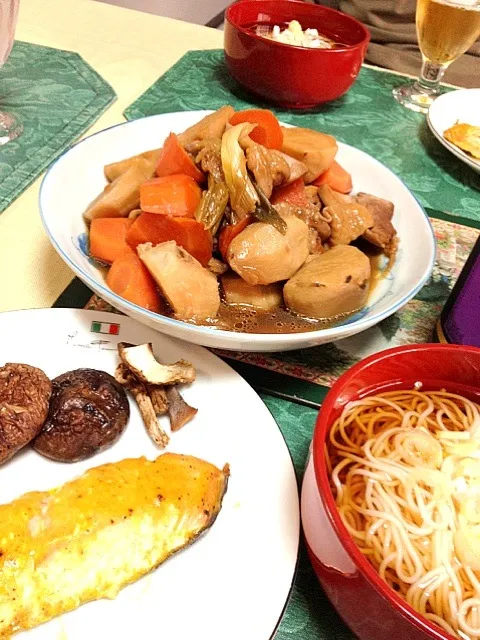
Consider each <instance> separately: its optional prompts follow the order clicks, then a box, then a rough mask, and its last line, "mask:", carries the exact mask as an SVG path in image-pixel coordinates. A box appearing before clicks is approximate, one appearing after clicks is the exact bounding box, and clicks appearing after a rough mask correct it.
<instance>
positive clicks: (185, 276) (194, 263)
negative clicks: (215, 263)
mask: <svg viewBox="0 0 480 640" xmlns="http://www.w3.org/2000/svg"><path fill="white" fill-rule="evenodd" d="M159 215H160V214H159ZM137 252H138V255H139V257H140V260H141V261H142V262H143V264H144V265H145V266H146V267H147V269H148V270H149V272H150V273H151V274H152V276H153V278H154V279H155V281H156V283H157V284H158V286H159V287H160V289H161V291H162V293H163V295H164V296H165V298H166V299H167V300H168V303H169V304H170V306H171V307H172V309H173V312H174V315H175V317H176V318H178V319H180V320H193V321H197V322H202V321H204V320H207V319H208V318H214V317H215V316H216V315H217V312H218V309H219V307H220V294H219V291H218V282H217V278H216V276H215V275H214V274H213V273H212V272H211V271H209V270H208V269H205V268H204V267H202V265H201V264H200V262H198V260H195V258H194V257H193V256H191V255H190V254H189V253H188V252H187V251H185V249H183V248H182V247H179V246H178V245H177V244H176V243H175V242H174V241H173V240H172V241H170V242H163V243H161V244H157V245H156V246H153V245H152V243H151V242H146V243H144V244H139V245H138V247H137Z"/></svg>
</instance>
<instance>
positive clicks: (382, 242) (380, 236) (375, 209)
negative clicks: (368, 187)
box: [355, 193, 397, 256]
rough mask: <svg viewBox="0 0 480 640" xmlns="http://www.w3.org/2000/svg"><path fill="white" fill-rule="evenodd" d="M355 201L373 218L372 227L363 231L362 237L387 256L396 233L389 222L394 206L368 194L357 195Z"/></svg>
mask: <svg viewBox="0 0 480 640" xmlns="http://www.w3.org/2000/svg"><path fill="white" fill-rule="evenodd" d="M355 201H356V202H358V203H359V204H361V205H362V206H364V207H366V208H367V209H368V211H369V212H370V214H371V216H372V218H373V225H372V226H371V227H370V228H369V229H367V230H366V231H365V233H364V234H363V237H364V238H365V240H368V242H371V243H372V244H373V245H375V246H376V247H380V248H381V249H383V250H384V251H385V254H386V255H387V256H389V255H390V254H391V253H392V251H393V248H394V246H395V236H396V233H397V232H396V231H395V227H394V226H393V224H392V222H391V220H392V217H393V211H394V206H393V203H392V202H389V201H388V200H383V198H377V197H376V196H371V195H369V194H368V193H359V194H358V195H357V196H355Z"/></svg>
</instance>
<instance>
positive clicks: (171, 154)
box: [155, 133, 204, 183]
mask: <svg viewBox="0 0 480 640" xmlns="http://www.w3.org/2000/svg"><path fill="white" fill-rule="evenodd" d="M155 173H156V174H157V176H158V177H159V178H161V177H163V176H172V175H175V174H178V173H183V174H184V175H186V176H190V178H193V179H194V180H195V182H198V183H200V182H203V179H204V176H203V173H202V172H201V171H200V170H199V169H197V167H196V166H195V163H194V162H193V160H192V159H191V158H190V156H189V155H188V153H187V152H186V151H185V149H184V148H183V147H182V145H181V144H180V143H179V141H178V138H177V136H176V135H175V134H174V133H171V134H170V135H169V136H168V138H167V139H166V140H165V142H164V144H163V148H162V151H161V152H160V156H159V158H158V160H157V164H156V165H155Z"/></svg>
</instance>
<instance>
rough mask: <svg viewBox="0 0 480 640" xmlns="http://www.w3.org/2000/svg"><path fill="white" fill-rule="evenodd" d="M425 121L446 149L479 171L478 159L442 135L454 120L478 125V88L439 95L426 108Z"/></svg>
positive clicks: (479, 110) (479, 117) (479, 119)
mask: <svg viewBox="0 0 480 640" xmlns="http://www.w3.org/2000/svg"><path fill="white" fill-rule="evenodd" d="M427 122H428V126H429V127H430V129H431V131H432V133H433V135H434V136H435V137H436V138H437V140H438V141H439V142H441V144H443V146H444V147H445V148H446V149H448V150H449V151H451V152H452V153H453V154H454V155H455V156H457V158H459V159H460V160H462V161H463V162H464V163H465V164H468V166H469V167H470V168H472V169H473V170H474V171H476V172H477V173H480V160H476V159H475V158H474V157H473V156H471V155H470V154H468V153H465V151H462V150H461V149H459V148H458V147H456V146H455V145H454V144H452V143H451V142H449V141H448V140H446V139H445V138H444V136H443V132H444V131H446V130H447V129H449V128H450V127H452V126H453V125H454V124H455V123H456V122H463V123H466V124H472V125H474V126H476V127H480V89H459V90H458V91H450V92H448V93H444V94H443V95H441V96H439V97H438V98H437V99H436V100H434V102H433V104H432V106H431V107H430V109H429V110H428V114H427Z"/></svg>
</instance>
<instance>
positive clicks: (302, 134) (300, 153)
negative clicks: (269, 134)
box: [282, 127, 338, 183]
mask: <svg viewBox="0 0 480 640" xmlns="http://www.w3.org/2000/svg"><path fill="white" fill-rule="evenodd" d="M282 131H283V145H282V151H283V152H284V153H286V154H288V155H289V156H292V157H293V158H296V159H297V160H300V162H303V164H305V165H306V166H307V169H308V171H307V173H306V174H305V175H304V176H303V179H304V180H305V182H306V183H309V182H312V181H313V180H315V178H318V176H319V175H320V174H321V173H323V172H324V171H326V170H327V169H329V168H330V165H331V164H332V162H333V161H334V160H335V156H336V154H337V150H338V146H337V142H336V140H335V138H334V137H333V136H329V135H328V134H327V133H321V132H320V131H314V130H313V129H304V128H302V127H282Z"/></svg>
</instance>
